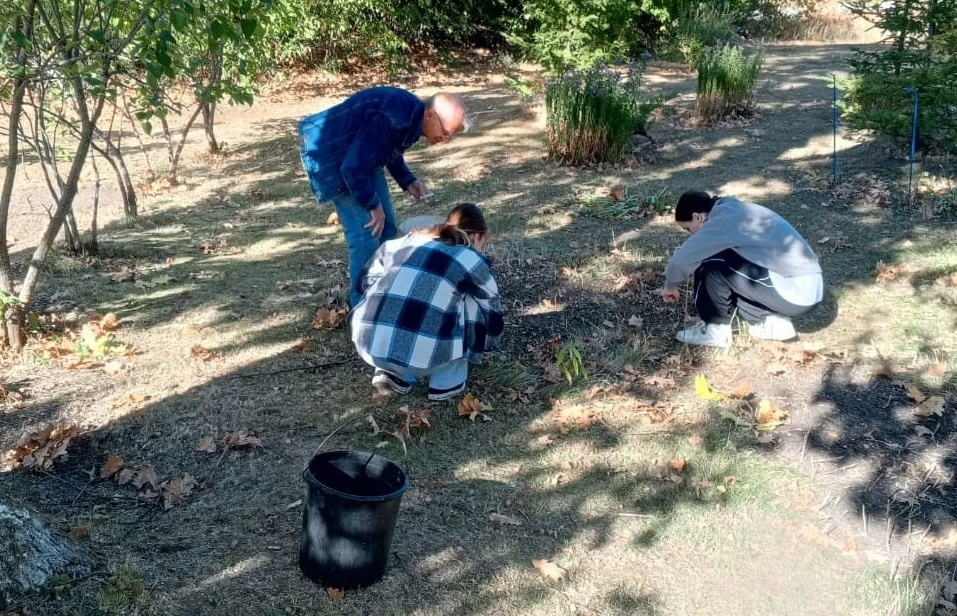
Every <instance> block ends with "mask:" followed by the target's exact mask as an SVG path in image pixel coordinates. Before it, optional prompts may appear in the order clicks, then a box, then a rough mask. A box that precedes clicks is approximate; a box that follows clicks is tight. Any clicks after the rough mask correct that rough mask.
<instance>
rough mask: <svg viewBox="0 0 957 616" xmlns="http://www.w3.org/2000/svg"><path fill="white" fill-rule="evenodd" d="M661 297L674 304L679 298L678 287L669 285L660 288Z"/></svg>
mask: <svg viewBox="0 0 957 616" xmlns="http://www.w3.org/2000/svg"><path fill="white" fill-rule="evenodd" d="M661 297H663V298H664V300H665V301H666V302H668V303H669V304H675V303H677V302H678V300H679V299H681V291H679V290H678V287H675V286H671V285H669V286H667V287H665V288H664V289H662V290H661Z"/></svg>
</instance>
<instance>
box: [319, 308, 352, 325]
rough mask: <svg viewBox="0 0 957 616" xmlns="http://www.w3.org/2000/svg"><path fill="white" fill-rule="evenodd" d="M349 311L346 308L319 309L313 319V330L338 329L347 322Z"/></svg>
mask: <svg viewBox="0 0 957 616" xmlns="http://www.w3.org/2000/svg"><path fill="white" fill-rule="evenodd" d="M348 314H349V311H348V310H347V309H345V308H319V309H318V310H316V314H315V316H313V318H312V328H313V329H336V328H338V327H339V326H340V325H342V322H343V321H345V320H346V316H348Z"/></svg>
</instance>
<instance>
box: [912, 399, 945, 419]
mask: <svg viewBox="0 0 957 616" xmlns="http://www.w3.org/2000/svg"><path fill="white" fill-rule="evenodd" d="M944 403H945V400H944V399H943V398H942V397H940V396H931V397H930V398H927V399H926V400H923V401H922V402H921V403H920V404H918V405H917V406H916V407H915V408H914V415H917V416H918V417H930V416H932V415H938V416H942V415H943V414H944Z"/></svg>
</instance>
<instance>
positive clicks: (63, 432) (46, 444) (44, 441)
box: [3, 425, 77, 471]
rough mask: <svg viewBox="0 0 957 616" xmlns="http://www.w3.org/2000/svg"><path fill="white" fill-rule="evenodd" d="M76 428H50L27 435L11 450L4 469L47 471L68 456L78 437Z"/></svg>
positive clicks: (6, 457)
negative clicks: (71, 445) (67, 453)
mask: <svg viewBox="0 0 957 616" xmlns="http://www.w3.org/2000/svg"><path fill="white" fill-rule="evenodd" d="M76 432H77V428H76V426H73V425H69V426H60V427H54V426H48V427H46V428H40V429H39V430H35V431H33V432H28V433H25V434H24V435H23V436H21V437H20V440H19V441H17V443H16V445H14V448H13V449H11V450H9V451H8V452H7V454H6V456H5V459H4V465H3V466H4V468H8V469H10V470H14V469H18V468H23V469H25V470H31V471H47V470H50V469H51V468H52V467H53V463H54V462H55V461H56V460H57V459H58V458H60V457H62V456H65V455H66V451H67V448H68V447H69V445H70V441H71V440H72V439H73V437H74V436H76Z"/></svg>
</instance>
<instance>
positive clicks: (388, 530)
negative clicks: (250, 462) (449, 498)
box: [299, 451, 409, 589]
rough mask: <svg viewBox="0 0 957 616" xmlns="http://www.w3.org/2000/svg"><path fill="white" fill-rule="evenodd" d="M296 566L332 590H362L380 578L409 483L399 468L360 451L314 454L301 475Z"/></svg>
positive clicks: (379, 457) (387, 558)
mask: <svg viewBox="0 0 957 616" xmlns="http://www.w3.org/2000/svg"><path fill="white" fill-rule="evenodd" d="M303 478H304V479H305V480H306V484H307V486H308V493H307V497H306V503H305V507H304V510H303V514H302V539H301V540H300V543H299V568H300V569H301V570H302V572H303V574H305V576H306V577H307V578H309V579H310V580H312V581H314V582H316V583H318V584H321V585H323V586H325V587H331V588H343V589H350V588H360V587H362V586H369V585H370V584H374V583H376V582H378V581H379V580H380V579H382V576H383V574H384V573H385V567H386V564H387V563H388V560H389V549H390V548H391V546H392V535H393V533H394V532H395V522H396V519H397V518H398V517H399V505H400V504H401V503H402V494H404V493H405V491H406V490H407V489H408V487H409V480H408V478H407V477H406V474H405V471H403V470H402V469H401V468H400V467H399V465H398V464H396V463H395V462H392V461H390V460H388V459H386V458H383V457H382V456H379V455H376V454H372V453H368V452H362V451H326V452H323V453H320V454H317V455H316V456H315V457H314V458H313V459H312V461H311V462H309V466H308V467H307V468H306V470H305V471H303Z"/></svg>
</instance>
